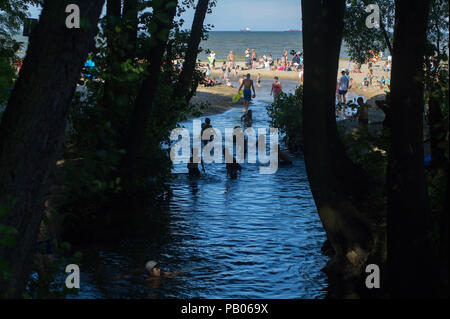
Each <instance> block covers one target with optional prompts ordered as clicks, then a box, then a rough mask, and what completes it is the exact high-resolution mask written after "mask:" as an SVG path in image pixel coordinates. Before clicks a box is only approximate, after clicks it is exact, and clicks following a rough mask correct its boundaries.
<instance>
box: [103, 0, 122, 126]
mask: <svg viewBox="0 0 450 319" xmlns="http://www.w3.org/2000/svg"><path fill="white" fill-rule="evenodd" d="M121 11H122V4H121V0H108V1H107V4H106V25H105V30H104V33H105V37H106V42H107V53H106V54H107V57H106V63H107V68H109V70H110V73H111V74H113V75H116V74H120V63H121V61H122V59H121V57H120V53H119V52H120V50H121V47H120V44H119V43H118V41H117V33H116V30H115V28H116V26H118V25H120V23H121V15H122V13H121ZM120 93H121V87H120V85H119V83H117V80H116V79H115V78H114V77H110V78H106V79H105V84H104V86H103V104H104V106H105V109H107V110H111V109H112V108H114V105H115V103H114V102H115V101H117V100H118V95H119V94H120ZM122 93H123V92H122ZM112 114H114V112H111V113H108V115H111V116H112ZM116 121H117V119H113V118H112V119H111V122H112V123H113V127H117V126H115V122H116Z"/></svg>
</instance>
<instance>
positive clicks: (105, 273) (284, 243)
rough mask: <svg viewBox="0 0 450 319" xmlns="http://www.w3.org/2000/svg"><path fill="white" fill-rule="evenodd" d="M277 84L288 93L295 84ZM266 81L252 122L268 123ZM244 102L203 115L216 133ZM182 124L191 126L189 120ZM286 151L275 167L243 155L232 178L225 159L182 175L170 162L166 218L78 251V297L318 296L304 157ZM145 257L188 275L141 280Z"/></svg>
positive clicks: (317, 227) (320, 278)
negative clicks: (194, 175)
mask: <svg viewBox="0 0 450 319" xmlns="http://www.w3.org/2000/svg"><path fill="white" fill-rule="evenodd" d="M282 82H283V87H284V91H285V92H286V91H288V92H293V90H294V89H295V83H293V82H287V81H282ZM270 84H271V81H269V80H263V81H262V88H260V89H257V92H256V93H257V99H255V100H254V101H253V104H252V105H251V109H252V110H253V127H254V128H255V129H257V128H259V127H266V128H267V129H268V128H269V118H268V115H267V112H266V108H265V107H266V105H267V104H268V103H270V102H271V101H272V99H271V97H270V96H269V92H270ZM241 109H242V106H239V107H235V108H233V109H231V110H229V111H227V112H225V113H222V114H217V115H213V116H209V118H210V119H211V124H212V125H213V126H214V128H215V129H219V130H221V131H222V134H223V133H224V128H225V127H229V128H233V127H235V126H236V125H241V122H240V116H241V115H242V113H240V112H239V111H240V110H241ZM204 118H205V117H202V118H200V119H201V120H202V121H203V120H204ZM182 124H183V125H184V126H185V127H186V128H188V129H191V128H192V121H187V122H185V123H182ZM281 148H282V149H284V147H283V145H282V146H281ZM290 156H291V158H292V159H293V165H292V166H283V167H279V169H278V171H277V172H276V173H275V174H272V175H262V174H259V164H247V163H245V164H243V170H242V172H241V173H240V175H239V176H238V178H237V179H230V178H228V177H227V174H226V169H225V164H206V165H205V168H206V174H203V175H202V176H201V177H200V178H199V179H190V178H189V177H188V175H187V174H185V173H186V172H187V169H186V164H177V165H175V167H174V171H173V172H174V174H177V178H176V179H175V180H174V181H173V182H171V185H170V187H171V189H172V192H173V197H172V198H171V201H170V204H169V209H168V211H167V212H166V214H165V215H166V216H167V218H166V220H165V221H164V222H162V223H161V224H160V225H159V226H158V225H156V226H155V227H154V228H152V229H149V230H148V233H149V235H148V238H146V239H140V240H125V239H124V240H123V241H122V242H121V243H120V245H118V244H115V245H106V244H102V245H97V246H89V247H87V248H85V249H82V251H83V254H84V260H86V262H83V264H82V266H81V289H80V291H79V294H78V296H77V297H76V298H324V297H325V296H326V293H327V278H326V275H325V274H324V273H323V272H322V271H321V269H322V268H323V267H324V266H325V264H326V262H327V260H328V258H327V257H326V256H324V255H322V253H321V246H322V244H323V242H324V241H325V239H326V236H325V232H324V230H323V227H322V224H321V222H320V219H319V216H318V214H317V211H316V207H315V205H314V201H313V198H312V195H311V191H310V188H309V183H308V179H307V175H306V170H305V164H304V160H303V155H302V154H301V153H299V154H290ZM148 260H156V261H158V262H160V264H161V267H162V268H163V269H165V270H169V271H181V272H183V273H185V275H184V276H179V277H176V278H162V279H158V280H152V281H146V280H145V279H146V278H147V277H146V275H145V274H141V273H139V272H138V271H137V272H136V271H134V270H135V269H143V268H144V265H145V263H146V262H147V261H148Z"/></svg>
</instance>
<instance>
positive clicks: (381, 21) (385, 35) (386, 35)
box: [380, 18, 393, 55]
mask: <svg viewBox="0 0 450 319" xmlns="http://www.w3.org/2000/svg"><path fill="white" fill-rule="evenodd" d="M380 29H381V32H382V33H383V36H384V41H385V42H386V45H387V47H388V50H389V54H390V55H392V52H393V51H392V45H391V40H390V39H389V36H388V34H387V32H386V27H385V26H384V23H383V19H381V18H380Z"/></svg>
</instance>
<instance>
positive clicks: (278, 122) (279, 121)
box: [267, 86, 303, 149]
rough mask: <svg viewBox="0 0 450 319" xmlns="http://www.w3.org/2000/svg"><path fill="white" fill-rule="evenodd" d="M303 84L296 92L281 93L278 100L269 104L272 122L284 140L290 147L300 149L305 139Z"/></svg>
mask: <svg viewBox="0 0 450 319" xmlns="http://www.w3.org/2000/svg"><path fill="white" fill-rule="evenodd" d="M302 109H303V86H299V87H298V88H297V89H296V91H295V94H291V93H289V94H286V93H280V94H279V95H278V96H277V98H276V101H275V102H274V103H272V104H271V105H269V106H267V112H268V114H269V117H270V118H271V121H270V124H271V126H272V127H276V128H278V129H279V130H280V132H281V133H282V134H284V136H283V142H285V143H286V144H287V146H288V147H289V148H290V149H298V148H299V147H300V146H301V144H302V141H303V134H302Z"/></svg>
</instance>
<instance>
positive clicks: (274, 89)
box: [270, 76, 283, 103]
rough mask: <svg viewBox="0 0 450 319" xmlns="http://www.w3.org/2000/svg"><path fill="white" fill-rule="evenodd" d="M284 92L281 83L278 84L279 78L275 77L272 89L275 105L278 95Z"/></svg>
mask: <svg viewBox="0 0 450 319" xmlns="http://www.w3.org/2000/svg"><path fill="white" fill-rule="evenodd" d="M282 91H283V88H282V86H281V83H280V82H278V76H276V77H274V81H273V83H272V89H271V90H270V95H273V103H275V102H276V100H277V97H278V94H280V93H281V92H282Z"/></svg>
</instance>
